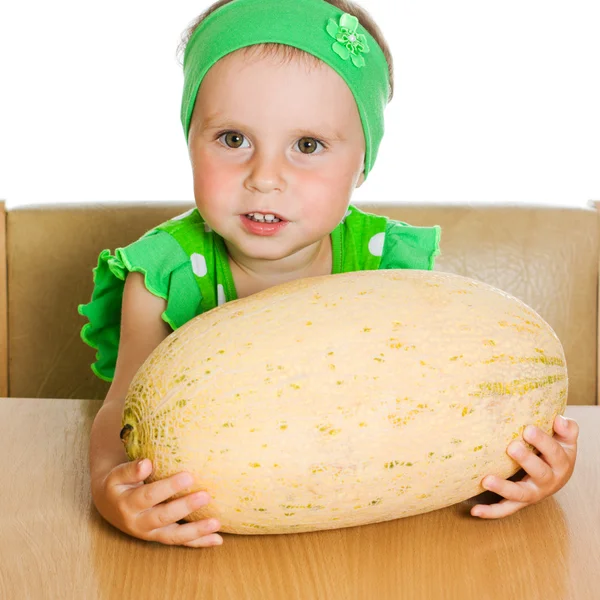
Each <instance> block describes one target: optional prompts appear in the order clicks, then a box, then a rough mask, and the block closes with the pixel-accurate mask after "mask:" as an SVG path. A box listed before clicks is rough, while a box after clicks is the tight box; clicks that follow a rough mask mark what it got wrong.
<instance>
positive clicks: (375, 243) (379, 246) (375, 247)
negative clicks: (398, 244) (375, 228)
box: [369, 231, 385, 256]
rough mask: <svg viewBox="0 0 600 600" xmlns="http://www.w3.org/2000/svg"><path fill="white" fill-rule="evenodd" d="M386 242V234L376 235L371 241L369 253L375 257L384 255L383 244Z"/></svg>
mask: <svg viewBox="0 0 600 600" xmlns="http://www.w3.org/2000/svg"><path fill="white" fill-rule="evenodd" d="M384 242H385V232H384V231H382V232H381V233H377V234H375V235H374V236H373V237H372V238H371V239H370V240H369V252H370V253H371V254H372V255H373V256H381V255H382V254H383V243H384Z"/></svg>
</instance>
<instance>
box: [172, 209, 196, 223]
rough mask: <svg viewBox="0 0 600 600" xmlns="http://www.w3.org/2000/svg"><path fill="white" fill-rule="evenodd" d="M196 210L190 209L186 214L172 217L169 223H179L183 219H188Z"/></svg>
mask: <svg viewBox="0 0 600 600" xmlns="http://www.w3.org/2000/svg"><path fill="white" fill-rule="evenodd" d="M195 210H196V209H195V208H192V209H190V210H188V211H186V212H184V213H183V214H182V215H179V216H178V217H173V218H172V219H171V221H181V219H185V218H186V217H189V216H190V215H191V214H192V213H193V212H194V211H195Z"/></svg>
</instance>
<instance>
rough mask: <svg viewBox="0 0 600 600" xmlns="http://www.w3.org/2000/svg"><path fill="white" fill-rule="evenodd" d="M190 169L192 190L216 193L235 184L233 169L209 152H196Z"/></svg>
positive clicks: (208, 194) (204, 193) (212, 194)
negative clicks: (192, 182)
mask: <svg viewBox="0 0 600 600" xmlns="http://www.w3.org/2000/svg"><path fill="white" fill-rule="evenodd" d="M192 169H193V175H194V190H195V191H196V193H201V194H202V195H204V196H209V197H210V196H214V195H218V194H219V193H222V192H223V191H224V190H227V189H228V188H230V187H233V186H234V185H235V184H234V181H235V176H234V173H233V171H235V169H233V168H232V166H231V165H227V164H226V163H224V161H223V160H218V159H217V158H216V157H215V156H214V155H213V154H211V153H209V152H199V153H197V154H196V155H195V160H194V162H193V163H192Z"/></svg>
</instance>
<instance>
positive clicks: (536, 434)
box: [509, 425, 569, 477]
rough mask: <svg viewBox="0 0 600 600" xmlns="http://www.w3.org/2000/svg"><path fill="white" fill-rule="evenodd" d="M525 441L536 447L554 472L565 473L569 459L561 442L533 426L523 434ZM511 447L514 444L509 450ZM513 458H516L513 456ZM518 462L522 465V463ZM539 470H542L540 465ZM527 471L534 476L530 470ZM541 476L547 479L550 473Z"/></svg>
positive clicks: (529, 426) (527, 428) (528, 427)
mask: <svg viewBox="0 0 600 600" xmlns="http://www.w3.org/2000/svg"><path fill="white" fill-rule="evenodd" d="M523 439H524V440H525V441H526V442H528V443H530V444H531V445H532V446H535V447H536V448H537V449H538V450H539V451H540V453H541V454H542V457H543V460H544V461H545V462H546V463H547V464H548V465H550V468H551V469H552V470H553V471H555V472H563V471H564V470H565V469H566V468H567V467H568V465H569V457H568V456H567V454H566V452H565V448H563V447H562V445H561V444H560V443H559V440H557V439H556V438H554V437H552V436H549V435H548V434H547V433H546V432H545V431H542V430H541V429H539V428H537V427H535V426H533V425H528V426H527V427H526V428H525V431H524V432H523ZM511 446H512V444H511V445H510V446H509V448H510V447H511ZM509 454H510V452H509ZM511 456H512V455H511ZM513 458H515V457H514V456H513ZM515 460H516V458H515ZM539 460H541V459H539ZM518 462H519V463H520V461H518ZM523 468H525V467H523ZM538 469H539V470H541V468H540V467H539V465H538ZM525 470H526V471H527V472H528V473H529V474H530V475H532V476H533V474H532V473H530V472H529V470H528V469H525ZM539 476H544V477H547V476H548V473H540V474H539Z"/></svg>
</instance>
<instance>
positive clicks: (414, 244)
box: [379, 219, 442, 271]
mask: <svg viewBox="0 0 600 600" xmlns="http://www.w3.org/2000/svg"><path fill="white" fill-rule="evenodd" d="M441 236H442V228H441V227H440V226H439V225H434V226H433V227H416V226H413V225H409V224H408V223H404V222H403V221H396V220H393V219H390V220H389V222H388V223H387V226H386V233H385V242H384V246H383V253H382V255H381V263H380V265H379V268H380V269H420V270H426V271H432V270H433V267H434V264H435V257H436V256H438V255H439V254H441V250H440V239H441Z"/></svg>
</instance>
